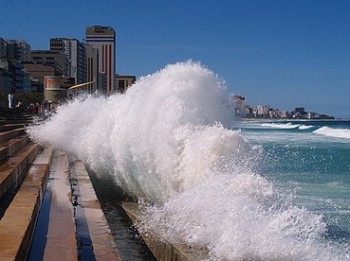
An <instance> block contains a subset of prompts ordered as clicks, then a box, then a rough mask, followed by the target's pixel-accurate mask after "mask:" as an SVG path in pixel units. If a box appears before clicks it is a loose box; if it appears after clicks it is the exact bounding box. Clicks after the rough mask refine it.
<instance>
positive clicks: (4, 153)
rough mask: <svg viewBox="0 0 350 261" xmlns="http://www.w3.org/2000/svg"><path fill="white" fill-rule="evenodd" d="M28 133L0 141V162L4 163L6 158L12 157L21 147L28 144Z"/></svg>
mask: <svg viewBox="0 0 350 261" xmlns="http://www.w3.org/2000/svg"><path fill="white" fill-rule="evenodd" d="M29 142H30V138H29V135H28V134H24V135H21V136H18V137H16V138H14V139H11V140H8V141H6V142H3V143H0V164H2V163H4V162H5V161H6V160H7V158H9V157H14V156H15V155H16V154H17V153H18V152H19V151H20V150H21V149H23V148H24V147H25V146H26V145H27V144H29Z"/></svg>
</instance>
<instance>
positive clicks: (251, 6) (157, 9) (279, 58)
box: [0, 0, 350, 118]
mask: <svg viewBox="0 0 350 261" xmlns="http://www.w3.org/2000/svg"><path fill="white" fill-rule="evenodd" d="M19 5H20V6H19ZM19 7H21V8H19ZM349 10H350V2H348V1H322V2H318V1H311V0H306V1H285V0H282V1H276V0H273V1H223V0H221V1H215V2H214V1H209V0H204V1H199V0H194V1H176V2H175V1H173V2H167V3H164V2H162V1H155V0H152V1H147V2H143V1H137V0H133V1H111V0H106V1H92V0H88V1H74V2H71V1H69V2H68V1H66V0H63V1H61V2H60V5H54V4H53V3H52V4H51V3H48V2H47V1H42V0H37V1H35V2H34V1H31V2H27V1H24V0H21V1H17V2H16V3H13V2H7V3H4V4H2V8H1V9H0V15H1V17H2V18H3V21H6V22H5V23H1V25H0V37H3V38H4V39H23V40H25V41H27V42H28V43H29V44H30V45H31V48H32V50H36V49H48V48H49V39H50V38H55V37H67V38H76V39H78V40H80V41H82V40H83V39H85V29H86V28H87V27H88V26H93V25H103V26H111V27H113V28H114V29H115V30H116V32H117V35H118V38H117V66H116V67H117V68H118V69H117V73H120V74H129V75H135V76H136V77H137V78H139V77H141V76H144V75H147V74H152V73H154V72H156V71H158V70H160V69H162V68H163V67H164V66H166V65H167V64H171V63H176V62H179V61H185V60H188V59H192V60H195V61H200V62H201V63H202V64H203V65H205V66H206V67H208V68H209V69H210V70H212V71H213V72H215V73H216V74H218V76H219V77H220V78H222V79H223V80H225V81H226V84H227V87H228V91H229V92H232V93H236V94H239V95H243V96H245V97H246V98H247V100H248V102H249V104H269V105H271V106H273V107H276V108H280V109H283V110H290V109H291V108H295V107H299V106H300V107H305V108H307V109H308V110H310V111H317V112H320V113H326V114H330V115H334V116H335V117H347V118H350V112H349V102H348V99H349V96H350V86H349V85H350V77H349V68H350V36H349V34H348V33H347V32H348V31H349V27H350V18H349V15H348V11H349ZM39 18H40V19H39Z"/></svg>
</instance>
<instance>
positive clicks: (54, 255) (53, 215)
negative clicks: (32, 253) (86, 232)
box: [43, 151, 78, 260]
mask: <svg viewBox="0 0 350 261" xmlns="http://www.w3.org/2000/svg"><path fill="white" fill-rule="evenodd" d="M48 182H49V184H48V191H47V193H49V194H50V198H51V202H50V210H49V220H48V229H47V235H46V245H45V249H44V253H43V260H78V251H77V241H76V237H75V224H74V218H73V216H74V207H73V204H72V195H71V187H70V180H69V161H68V155H67V154H66V153H64V152H62V151H55V152H54V157H53V160H52V165H51V167H50V176H49V181H48Z"/></svg>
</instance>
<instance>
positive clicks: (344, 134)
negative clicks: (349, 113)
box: [313, 126, 350, 139]
mask: <svg viewBox="0 0 350 261" xmlns="http://www.w3.org/2000/svg"><path fill="white" fill-rule="evenodd" d="M313 133H315V134H319V135H323V136H327V137H333V138H342V139H350V130H349V129H334V128H329V127H326V126H325V127H321V128H319V129H317V130H315V131H314V132H313Z"/></svg>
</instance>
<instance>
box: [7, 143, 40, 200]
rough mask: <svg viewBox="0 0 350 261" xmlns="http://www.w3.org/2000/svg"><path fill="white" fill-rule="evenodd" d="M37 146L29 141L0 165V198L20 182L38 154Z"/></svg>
mask: <svg viewBox="0 0 350 261" xmlns="http://www.w3.org/2000/svg"><path fill="white" fill-rule="evenodd" d="M39 148H40V147H39V145H38V144H34V143H30V144H28V145H27V146H26V147H25V148H24V149H22V150H21V151H20V152H19V153H18V154H17V155H16V156H14V157H11V158H9V159H8V160H7V161H6V162H5V163H3V164H1V165H0V198H1V197H2V196H3V195H4V194H6V193H7V192H9V191H10V190H11V189H15V188H16V187H17V186H18V185H20V184H21V181H22V180H23V178H24V177H25V175H26V174H27V171H28V169H29V166H30V165H31V164H32V163H33V161H34V160H35V158H36V156H37V155H38V152H39Z"/></svg>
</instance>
